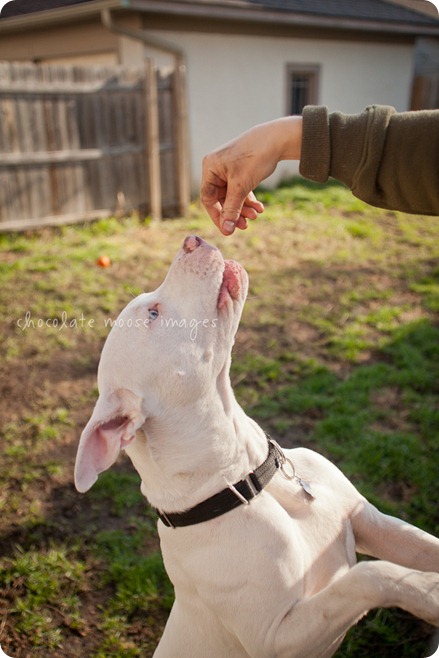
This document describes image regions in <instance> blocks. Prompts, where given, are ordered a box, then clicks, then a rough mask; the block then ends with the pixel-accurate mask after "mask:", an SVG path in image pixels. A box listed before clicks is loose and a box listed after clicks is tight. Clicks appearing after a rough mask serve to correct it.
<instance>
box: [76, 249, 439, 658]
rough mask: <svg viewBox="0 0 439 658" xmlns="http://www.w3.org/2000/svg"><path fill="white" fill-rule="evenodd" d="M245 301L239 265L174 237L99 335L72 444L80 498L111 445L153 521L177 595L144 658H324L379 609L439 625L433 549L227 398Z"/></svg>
mask: <svg viewBox="0 0 439 658" xmlns="http://www.w3.org/2000/svg"><path fill="white" fill-rule="evenodd" d="M246 292H247V275H246V273H245V271H244V269H243V268H242V267H241V266H240V265H239V264H238V263H236V262H233V261H227V260H226V261H225V260H224V259H223V257H222V255H221V253H220V252H219V251H218V249H216V248H215V247H213V246H211V245H209V244H207V243H206V242H204V241H203V240H201V239H200V238H198V237H195V236H190V237H188V238H186V240H185V242H184V244H183V247H182V248H181V249H180V251H179V252H178V254H177V256H176V257H175V259H174V261H173V263H172V266H171V268H170V270H169V273H168V275H167V277H166V279H165V281H164V282H163V284H162V285H161V286H160V287H159V288H158V289H157V290H156V291H155V292H151V293H145V294H142V295H140V296H139V297H137V298H136V299H134V300H133V301H131V302H130V303H129V304H128V306H127V307H126V308H125V309H124V310H123V311H122V313H121V315H120V316H119V318H118V320H117V322H116V323H115V325H114V326H113V328H112V330H111V332H110V334H109V336H108V338H107V341H106V343H105V346H104V348H103V352H102V357H101V361H100V365H99V372H98V384H99V392H100V395H99V399H98V401H97V404H96V407H95V409H94V411H93V415H92V417H91V419H90V421H89V422H88V424H87V426H86V428H85V429H84V432H83V433H82V436H81V441H80V444H79V449H78V455H77V460H76V470H75V478H76V486H77V488H78V490H79V491H81V492H83V491H86V490H87V489H89V488H90V487H91V486H92V484H93V483H94V482H95V481H96V479H97V476H98V474H99V473H100V472H102V471H104V470H105V469H107V468H109V466H111V464H112V463H113V462H114V461H115V459H116V458H117V456H118V454H119V452H120V450H121V449H125V450H126V452H127V453H128V455H129V457H130V458H131V460H132V462H133V464H134V466H135V468H136V469H137V471H138V472H139V474H140V477H141V480H142V491H143V493H144V494H145V496H146V497H147V498H148V500H149V501H150V503H151V504H152V505H153V506H154V507H155V508H157V510H158V512H159V516H160V521H159V524H158V526H159V534H160V539H161V547H162V551H163V557H164V562H165V566H166V569H167V572H168V574H169V577H170V579H171V580H172V582H173V584H174V587H175V596H176V598H175V603H174V606H173V608H172V611H171V614H170V617H169V620H168V622H167V625H166V628H165V631H164V634H163V637H162V639H161V641H160V643H159V646H158V647H157V649H156V652H155V654H154V655H155V657H156V658H206V657H207V656H208V657H209V658H241V657H242V658H244V657H247V658H248V657H249V656H250V657H251V658H281V657H285V658H294V657H297V658H307V657H309V658H317V657H327V656H332V655H333V654H334V652H335V651H336V649H337V647H338V646H339V645H340V643H341V641H342V639H343V636H344V634H345V633H346V631H347V630H348V629H349V628H350V627H351V626H352V625H354V624H355V623H356V622H357V621H358V620H359V619H360V618H361V617H362V616H363V615H364V614H366V613H367V612H368V611H369V610H371V609H372V608H377V607H391V606H398V607H400V608H403V609H404V610H407V611H409V612H410V613H411V614H413V615H416V616H417V617H420V618H421V619H423V620H425V621H427V622H430V623H432V624H434V625H436V626H438V625H439V573H438V572H439V540H438V539H436V538H434V537H432V536H431V535H428V534H427V533H425V532H423V531H421V530H419V529H417V528H415V527H413V526H411V525H409V524H407V523H405V522H402V521H400V520H397V519H394V518H392V517H389V516H386V515H384V514H381V513H380V512H379V511H377V509H375V508H374V507H373V506H372V505H371V504H369V503H368V502H367V501H366V500H365V499H364V498H363V497H362V496H361V495H360V494H359V493H358V491H357V490H356V489H355V488H354V487H353V485H352V484H351V483H350V482H349V481H348V480H347V479H346V478H345V477H344V476H343V475H342V473H341V472H340V471H339V470H338V469H337V468H336V467H335V466H334V465H333V464H331V463H330V462H329V461H327V460H326V459H324V458H323V457H321V456H320V455H318V454H316V453H314V452H312V451H310V450H306V449H301V448H299V449H295V450H284V451H283V450H281V449H280V448H279V447H278V445H277V444H276V443H274V442H272V441H271V440H269V439H267V436H266V435H265V433H264V432H263V430H262V429H261V428H260V427H258V425H257V424H256V423H255V422H254V421H253V420H251V419H250V418H248V417H247V416H246V415H245V413H244V412H243V410H242V409H241V407H240V406H239V405H238V403H237V402H236V400H235V397H234V395H233V391H232V388H231V384H230V379H229V367H230V361H231V356H230V353H231V348H232V345H233V341H234V336H235V332H236V330H237V327H238V323H239V319H240V316H241V311H242V307H243V304H244V301H245V297H246ZM356 551H358V552H360V553H365V554H367V555H370V556H374V557H376V558H379V560H369V561H362V562H360V563H358V564H356V556H355V552H356Z"/></svg>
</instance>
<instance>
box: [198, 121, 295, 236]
mask: <svg viewBox="0 0 439 658" xmlns="http://www.w3.org/2000/svg"><path fill="white" fill-rule="evenodd" d="M301 137H302V118H301V117H284V118H281V119H276V120H275V121H270V122H268V123H263V124H260V125H258V126H255V127H254V128H251V129H250V130H248V131H247V132H245V133H243V134H242V135H240V136H239V137H237V138H236V139H234V140H232V141H231V142H228V143H227V144H225V145H224V146H222V147H220V148H219V149H217V150H216V151H213V152H212V153H210V154H208V155H207V156H206V157H205V158H204V160H203V173H202V181H201V201H202V203H203V205H204V206H205V208H206V210H207V212H208V213H209V215H210V217H211V219H212V221H213V222H214V223H215V224H216V226H218V228H219V229H220V231H221V232H222V233H223V234H224V235H231V234H232V233H233V232H234V230H235V228H240V229H245V228H247V226H248V220H253V219H256V218H257V217H258V215H259V214H260V213H261V212H263V210H264V206H263V204H262V203H261V202H260V201H258V200H257V198H256V197H255V195H254V193H253V189H254V188H255V187H256V186H257V185H259V183H260V182H261V181H263V180H265V178H267V177H268V176H270V174H272V173H273V171H274V170H275V169H276V166H277V164H278V162H279V161H280V160H294V159H298V158H299V157H300V145H301Z"/></svg>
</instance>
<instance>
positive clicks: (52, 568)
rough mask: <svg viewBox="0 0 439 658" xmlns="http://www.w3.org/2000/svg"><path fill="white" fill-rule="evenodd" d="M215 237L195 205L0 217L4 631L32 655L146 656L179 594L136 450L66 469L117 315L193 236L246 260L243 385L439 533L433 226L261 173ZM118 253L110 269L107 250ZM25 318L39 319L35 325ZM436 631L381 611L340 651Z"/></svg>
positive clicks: (408, 643) (256, 407) (252, 398)
mask: <svg viewBox="0 0 439 658" xmlns="http://www.w3.org/2000/svg"><path fill="white" fill-rule="evenodd" d="M259 196H260V198H261V200H263V201H264V203H265V206H266V212H265V213H264V215H263V217H261V218H260V219H259V220H257V221H256V222H254V223H252V224H251V226H250V227H249V229H248V230H247V231H246V232H244V233H241V232H238V233H237V234H236V235H234V236H233V237H231V238H224V237H222V236H221V235H220V234H219V233H218V231H217V229H216V228H215V227H214V226H213V225H212V223H211V222H210V221H208V220H207V219H206V217H205V214H204V213H203V212H202V211H201V209H200V207H199V205H198V204H196V203H195V204H193V205H192V207H191V209H190V213H189V215H188V217H186V218H180V219H175V220H172V221H168V222H163V223H159V224H158V223H149V222H142V221H139V220H137V219H135V218H127V219H124V220H116V219H114V218H110V219H108V220H101V221H98V222H95V223H91V224H86V225H83V226H69V227H63V228H61V229H50V230H47V229H46V230H43V231H41V232H39V233H34V234H15V235H1V234H0V313H1V317H2V319H3V325H4V326H3V330H2V332H1V335H0V342H1V349H2V366H3V374H2V376H1V384H2V390H3V397H2V407H1V408H0V421H1V425H2V434H1V442H0V452H1V460H0V547H1V552H0V608H1V611H2V617H1V619H2V621H1V623H0V644H1V645H2V647H3V649H4V650H5V651H6V653H7V654H8V655H12V656H14V655H29V656H30V655H32V657H33V658H34V657H35V658H39V657H40V656H41V657H44V658H52V657H53V658H55V657H56V656H59V655H62V656H63V658H75V657H76V656H78V657H79V656H81V658H82V656H90V658H122V657H123V658H127V657H131V656H132V657H137V656H139V657H141V658H149V657H150V656H152V653H153V650H154V647H155V646H156V644H157V641H158V638H159V637H160V634H161V632H162V629H163V625H164V623H165V620H166V618H167V615H168V613H169V609H170V606H171V604H172V599H173V591H172V586H171V585H170V583H169V581H168V579H167V576H166V574H165V571H164V567H163V562H162V559H161V556H160V552H159V545H158V540H157V535H156V530H155V516H154V513H153V512H152V510H151V509H150V508H149V507H148V505H147V504H146V502H145V501H144V499H143V497H142V495H141V493H140V491H139V478H138V476H137V474H136V473H135V472H134V470H133V469H132V468H131V466H130V464H129V462H128V460H127V459H123V460H121V461H120V462H119V463H118V464H117V465H116V466H115V467H113V468H112V469H111V470H110V471H109V472H107V473H105V474H102V475H101V476H100V478H99V481H98V483H97V484H96V485H95V486H94V488H93V489H92V490H91V492H90V493H88V494H87V495H85V496H81V495H79V494H77V493H76V492H75V491H74V488H73V485H72V473H73V461H74V453H75V447H76V445H77V441H78V437H79V434H80V431H81V429H82V428H83V426H84V425H85V423H86V422H87V420H88V417H89V415H90V413H91V410H92V407H93V404H94V401H95V399H96V393H97V391H96V368H97V363H98V357H99V353H100V350H101V348H102V344H103V341H104V339H105V336H106V335H107V333H108V328H106V322H108V320H109V319H113V320H114V319H115V318H116V316H117V314H118V312H119V311H120V310H121V309H122V308H123V306H124V305H125V304H126V303H127V302H128V301H129V300H130V299H131V298H132V297H133V296H135V295H137V294H139V292H141V291H143V290H151V289H154V288H155V287H157V286H158V285H159V284H160V283H161V281H162V280H163V278H164V276H165V274H166V271H167V269H168V267H169V264H170V262H171V260H172V258H173V256H174V254H175V253H176V251H177V249H178V247H179V246H180V244H181V242H182V240H183V238H184V237H185V235H187V234H188V233H190V232H196V233H199V234H201V235H202V236H203V237H204V238H205V239H207V240H209V241H212V242H214V243H215V244H216V245H218V246H219V247H220V248H221V249H222V251H223V253H224V254H225V256H226V257H228V258H236V259H238V260H240V262H241V263H242V264H243V265H244V266H245V267H246V269H247V271H248V272H249V276H250V290H249V297H248V301H247V304H246V307H245V310H244V315H243V320H242V323H241V327H240V330H239V333H238V336H237V341H236V345H235V349H234V357H233V365H232V382H233V385H234V388H235V392H236V395H237V398H238V400H239V401H240V402H241V404H242V405H243V406H244V408H245V410H246V411H247V412H248V413H249V414H250V415H251V416H252V417H254V418H255V419H256V420H257V421H258V422H259V423H260V424H261V425H262V426H263V427H264V429H265V430H266V431H268V432H269V433H271V434H272V435H273V436H274V437H275V438H277V439H278V440H279V442H280V443H281V444H284V445H286V446H291V445H306V446H309V447H311V448H313V449H315V450H317V451H319V452H322V453H323V454H325V455H327V456H328V457H329V458H330V459H332V460H333V461H335V462H336V463H337V464H338V465H339V466H340V467H341V468H342V470H343V471H344V472H345V473H346V475H348V476H349V477H350V478H351V479H352V480H353V482H354V483H355V484H356V485H357V486H358V488H359V489H360V490H361V491H362V492H363V493H364V494H365V495H367V496H368V497H369V499H370V500H371V501H372V502H373V503H374V504H376V505H378V506H379V507H380V508H381V509H382V510H384V511H386V512H388V513H392V514H397V515H398V516H400V517H402V518H405V519H408V520H409V521H411V522H412V523H415V524H416V525H419V526H420V527H422V528H425V529H426V530H427V531H430V532H432V533H435V534H439V513H438V507H437V500H438V498H439V482H438V478H437V464H438V457H439V383H438V382H439V323H438V311H439V269H438V265H437V263H438V262H439V261H438V257H439V240H438V233H439V225H438V220H437V218H428V217H412V216H408V215H404V214H401V213H391V212H386V211H381V210H378V209H374V208H370V207H367V206H366V205H365V204H363V203H362V202H360V201H358V200H357V199H355V198H354V197H353V196H352V195H351V194H350V192H348V191H347V190H346V189H345V188H343V187H342V186H340V185H337V184H329V185H327V186H318V185H312V184H310V183H304V182H297V181H294V182H293V183H291V182H289V183H288V184H285V185H282V186H281V187H280V188H279V189H278V190H276V191H271V190H261V191H260V193H259ZM104 253H105V254H107V255H109V256H110V258H111V261H112V264H111V267H109V268H107V269H101V268H99V267H98V266H97V265H96V260H97V258H98V257H99V255H101V254H104ZM26 318H28V320H27V323H26ZM428 634H429V629H428V628H427V627H425V626H424V625H422V624H419V623H418V622H417V621H416V620H414V619H412V618H410V617H409V616H408V615H406V614H405V613H403V612H401V611H395V610H385V611H375V612H372V613H370V614H369V615H368V616H367V617H366V618H365V619H364V620H362V622H361V623H360V624H359V625H358V626H357V627H356V628H355V629H353V630H352V631H350V632H349V633H348V635H347V638H346V640H345V642H344V644H343V646H342V648H341V649H340V650H339V651H338V652H337V656H338V657H339V658H354V657H355V658H369V657H371V656H374V655H380V656H381V655H385V656H386V657H387V658H401V657H402V658H419V657H420V656H426V655H427V647H428Z"/></svg>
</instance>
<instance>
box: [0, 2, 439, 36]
mask: <svg viewBox="0 0 439 658" xmlns="http://www.w3.org/2000/svg"><path fill="white" fill-rule="evenodd" d="M412 1H413V0H412ZM418 1H420V0H418ZM425 2H426V0H425ZM103 8H108V9H111V10H113V11H124V12H126V11H137V12H141V13H145V14H150V15H151V14H156V15H161V16H167V15H168V16H174V17H176V16H177V17H178V16H181V17H192V18H208V19H209V20H211V21H212V22H213V21H215V20H220V21H221V20H228V21H234V22H237V21H246V22H253V23H259V24H262V23H265V24H273V25H275V24H282V25H289V26H292V27H293V26H295V27H311V28H320V29H333V30H351V31H352V30H353V31H363V32H365V31H366V32H378V33H381V34H383V33H399V34H405V35H411V36H417V35H432V36H436V37H439V14H438V15H437V17H436V16H435V15H431V14H428V13H424V12H420V11H415V10H414V9H411V8H409V7H407V6H405V3H404V4H399V3H398V2H397V0H12V1H10V2H8V3H7V4H6V5H5V6H4V7H3V10H2V12H1V15H0V31H7V30H9V29H12V30H15V29H19V28H21V27H23V28H24V27H27V28H31V27H32V26H35V27H36V25H37V23H40V21H41V22H43V20H44V22H45V23H46V24H48V23H52V24H53V23H63V22H65V21H67V20H71V19H72V18H75V17H76V18H80V17H85V16H89V15H92V14H93V13H94V14H96V15H99V13H100V11H101V10H102V9H103ZM29 14H32V16H29Z"/></svg>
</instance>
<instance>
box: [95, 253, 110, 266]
mask: <svg viewBox="0 0 439 658" xmlns="http://www.w3.org/2000/svg"><path fill="white" fill-rule="evenodd" d="M97 264H98V265H99V267H110V265H111V260H110V259H109V257H108V256H106V255H105V254H103V255H102V256H99V258H98V260H97Z"/></svg>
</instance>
